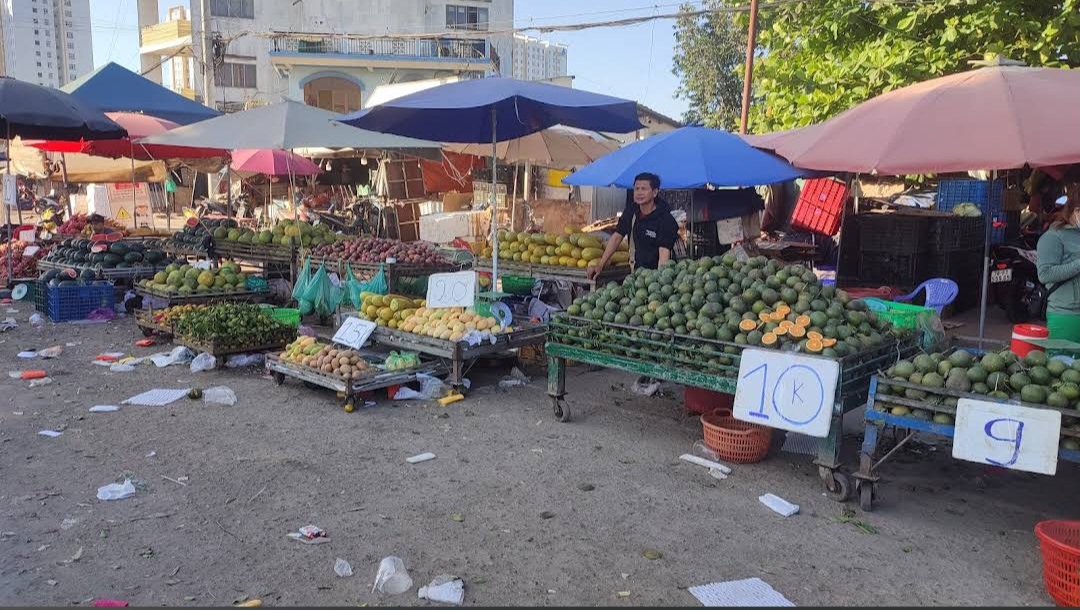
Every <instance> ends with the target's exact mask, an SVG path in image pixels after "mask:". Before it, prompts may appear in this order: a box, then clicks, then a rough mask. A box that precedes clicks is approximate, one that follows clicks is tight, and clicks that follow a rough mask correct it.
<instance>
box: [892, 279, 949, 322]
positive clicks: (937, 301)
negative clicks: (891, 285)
mask: <svg viewBox="0 0 1080 610" xmlns="http://www.w3.org/2000/svg"><path fill="white" fill-rule="evenodd" d="M924 289H925V290H926V303H925V304H924V307H932V308H934V309H936V310H937V312H938V314H940V313H941V310H942V309H944V308H945V307H946V306H947V305H949V304H950V303H952V302H953V301H955V300H956V295H958V294H960V287H959V286H957V285H956V282H954V281H952V280H950V279H948V278H944V277H936V278H933V279H929V280H926V281H925V282H923V283H921V284H919V285H918V286H916V287H915V290H912V291H911V294H905V295H903V296H898V297H894V298H893V300H894V301H899V302H904V301H908V302H910V301H911V300H912V299H914V298H915V296H916V295H918V294H919V291H921V290H924Z"/></svg>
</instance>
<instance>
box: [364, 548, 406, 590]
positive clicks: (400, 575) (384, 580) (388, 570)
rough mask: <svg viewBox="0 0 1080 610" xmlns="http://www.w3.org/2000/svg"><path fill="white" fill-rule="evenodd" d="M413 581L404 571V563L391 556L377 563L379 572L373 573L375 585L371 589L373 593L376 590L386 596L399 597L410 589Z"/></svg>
mask: <svg viewBox="0 0 1080 610" xmlns="http://www.w3.org/2000/svg"><path fill="white" fill-rule="evenodd" d="M412 585H413V581H412V578H411V577H410V576H409V571H408V570H406V569H405V562H404V561H402V560H401V558H399V557H394V556H393V555H391V556H389V557H383V560H382V561H380V562H379V571H378V572H376V573H375V585H374V586H373V587H371V592H372V593H374V592H375V590H376V589H378V590H379V591H380V592H382V593H386V594H387V595H400V594H402V593H404V592H406V591H408V590H409V589H411V588H412Z"/></svg>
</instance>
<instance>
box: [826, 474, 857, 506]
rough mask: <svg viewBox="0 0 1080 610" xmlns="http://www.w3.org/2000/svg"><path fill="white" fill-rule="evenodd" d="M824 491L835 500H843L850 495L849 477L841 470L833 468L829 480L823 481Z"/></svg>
mask: <svg viewBox="0 0 1080 610" xmlns="http://www.w3.org/2000/svg"><path fill="white" fill-rule="evenodd" d="M825 491H827V492H828V494H829V497H830V498H832V499H833V500H836V501H837V502H845V501H847V499H848V497H849V496H850V495H851V479H849V478H848V476H847V475H846V474H844V473H842V472H839V471H836V470H834V471H833V472H832V476H831V477H830V478H829V480H827V481H825Z"/></svg>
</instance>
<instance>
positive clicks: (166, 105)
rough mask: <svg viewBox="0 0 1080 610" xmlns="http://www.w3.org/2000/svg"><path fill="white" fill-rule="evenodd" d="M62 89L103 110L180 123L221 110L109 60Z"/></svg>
mask: <svg viewBox="0 0 1080 610" xmlns="http://www.w3.org/2000/svg"><path fill="white" fill-rule="evenodd" d="M62 90H63V91H66V92H68V93H70V94H71V95H72V96H74V97H76V98H78V99H79V100H81V101H83V102H85V103H87V104H90V105H91V106H94V107H96V108H100V109H101V110H103V111H105V112H141V113H143V114H149V115H153V116H156V117H159V118H162V119H168V120H170V121H172V122H174V123H178V124H180V125H189V124H191V123H197V122H199V121H205V120H206V119H212V118H214V117H216V116H219V115H220V114H221V113H220V112H218V111H217V110H214V109H213V108H208V107H206V106H203V105H202V104H200V103H199V102H196V101H194V100H190V99H188V98H186V97H184V96H182V95H180V94H179V93H176V92H174V91H171V90H169V89H166V88H165V87H162V86H161V85H159V84H157V83H155V82H154V81H152V80H150V79H148V78H145V77H143V76H140V75H138V74H136V73H134V72H132V71H131V70H128V69H127V68H125V67H123V66H121V65H119V64H115V63H112V62H110V63H107V64H105V65H104V66H101V67H100V68H98V69H97V70H94V71H93V72H90V73H88V74H85V75H83V76H81V77H79V78H77V79H75V80H73V81H71V82H70V83H68V84H66V85H64V86H63V88H62Z"/></svg>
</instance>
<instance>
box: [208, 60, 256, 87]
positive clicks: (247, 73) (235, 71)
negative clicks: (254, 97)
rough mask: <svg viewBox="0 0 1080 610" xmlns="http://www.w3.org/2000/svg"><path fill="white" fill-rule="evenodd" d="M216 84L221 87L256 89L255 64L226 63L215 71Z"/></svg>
mask: <svg viewBox="0 0 1080 610" xmlns="http://www.w3.org/2000/svg"><path fill="white" fill-rule="evenodd" d="M214 84H215V85H217V86H219V87H241V88H244V89H255V88H256V84H255V64H237V63H230V62H225V63H223V64H222V65H221V66H220V67H218V69H217V70H215V71H214Z"/></svg>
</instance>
